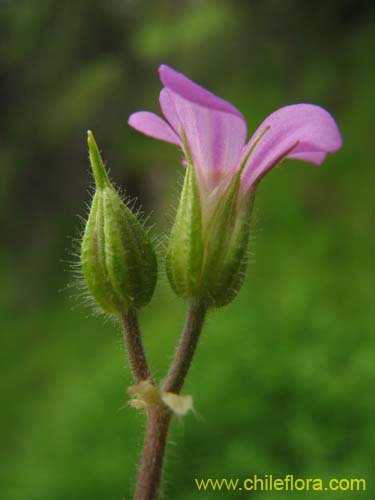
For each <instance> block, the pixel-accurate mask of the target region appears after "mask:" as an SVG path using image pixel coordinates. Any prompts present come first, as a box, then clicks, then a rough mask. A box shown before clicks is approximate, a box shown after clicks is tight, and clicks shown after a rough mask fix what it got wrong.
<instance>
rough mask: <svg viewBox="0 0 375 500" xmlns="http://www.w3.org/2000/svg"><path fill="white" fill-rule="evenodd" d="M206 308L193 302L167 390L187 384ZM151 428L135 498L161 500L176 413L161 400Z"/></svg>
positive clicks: (150, 417) (151, 412) (150, 421)
mask: <svg viewBox="0 0 375 500" xmlns="http://www.w3.org/2000/svg"><path fill="white" fill-rule="evenodd" d="M205 313H206V308H205V307H204V306H203V305H201V304H199V303H194V304H192V305H191V306H190V308H189V310H188V312H187V316H186V320H185V325H184V329H183V332H182V336H181V340H180V342H179V344H178V346H177V348H176V352H175V355H174V358H173V361H172V364H171V367H170V369H169V372H168V375H167V377H166V380H165V383H164V386H163V391H164V392H173V393H175V394H178V393H179V392H180V390H181V388H182V386H183V383H184V381H185V378H186V375H187V373H188V370H189V367H190V364H191V361H192V359H193V356H194V352H195V349H196V347H197V343H198V339H199V336H200V332H201V330H202V326H203V322H204V317H205ZM147 417H148V418H147V431H146V439H145V444H144V448H143V456H142V462H141V466H140V472H139V477H138V483H137V488H136V492H135V495H134V499H135V500H157V498H158V496H159V489H160V480H161V475H162V468H163V461H164V454H165V448H166V442H167V436H168V429H169V424H170V421H171V417H172V414H171V412H170V410H169V409H168V408H167V407H166V406H164V405H162V404H160V405H158V406H154V407H152V408H149V410H148V414H147Z"/></svg>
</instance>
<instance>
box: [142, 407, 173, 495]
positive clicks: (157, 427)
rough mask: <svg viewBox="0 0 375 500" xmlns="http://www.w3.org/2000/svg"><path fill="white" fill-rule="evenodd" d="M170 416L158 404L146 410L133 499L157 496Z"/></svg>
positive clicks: (165, 409)
mask: <svg viewBox="0 0 375 500" xmlns="http://www.w3.org/2000/svg"><path fill="white" fill-rule="evenodd" d="M171 416H172V415H171V412H170V411H169V410H168V409H167V408H166V407H165V406H161V405H160V406H156V407H153V408H150V409H149V410H148V414H147V431H146V438H145V443H144V448H143V454H142V462H141V466H140V470H139V476H138V482H137V488H136V491H135V494H134V500H157V499H158V497H159V489H160V480H161V475H162V468H163V461H164V453H165V447H166V443H167V436H168V429H169V424H170V421H171Z"/></svg>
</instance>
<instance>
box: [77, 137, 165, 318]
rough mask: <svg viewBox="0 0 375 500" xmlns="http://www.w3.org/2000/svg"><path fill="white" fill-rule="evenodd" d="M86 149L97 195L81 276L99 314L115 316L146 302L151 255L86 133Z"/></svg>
mask: <svg viewBox="0 0 375 500" xmlns="http://www.w3.org/2000/svg"><path fill="white" fill-rule="evenodd" d="M88 146H89V156H90V162H91V167H92V170H93V174H94V179H95V184H96V192H95V195H94V198H93V200H92V205H91V209H90V213H89V217H88V220H87V223H86V228H85V232H84V236H83V239H82V246H81V266H82V272H83V276H84V279H85V282H86V285H87V288H88V290H89V292H90V293H91V295H92V296H93V298H94V299H95V301H96V303H97V304H98V305H99V306H100V307H101V309H103V311H105V312H106V313H109V314H113V315H116V316H119V315H121V314H123V313H124V312H126V311H127V310H129V309H138V308H140V307H142V306H144V305H146V304H147V303H148V302H149V301H150V300H151V297H152V295H153V292H154V288H155V284H156V279H157V261H156V255H155V252H154V249H153V246H152V244H151V241H150V239H149V236H148V234H147V233H146V231H145V228H144V227H143V225H142V224H141V222H140V221H139V220H138V219H137V217H136V216H135V215H134V214H133V213H132V212H131V210H130V209H129V208H128V207H127V206H126V205H125V204H124V202H123V201H122V199H121V197H120V195H119V194H118V192H117V191H116V189H115V188H114V187H113V185H112V184H111V182H110V180H109V178H108V175H107V172H106V170H105V167H104V164H103V161H102V158H101V156H100V153H99V150H98V147H97V145H96V142H95V139H94V136H93V135H92V133H91V132H90V131H89V132H88Z"/></svg>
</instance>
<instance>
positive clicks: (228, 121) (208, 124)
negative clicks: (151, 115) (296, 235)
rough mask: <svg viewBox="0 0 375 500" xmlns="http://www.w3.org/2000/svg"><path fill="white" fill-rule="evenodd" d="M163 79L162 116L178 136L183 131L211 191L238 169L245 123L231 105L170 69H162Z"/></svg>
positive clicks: (164, 67) (196, 165) (202, 176)
mask: <svg viewBox="0 0 375 500" xmlns="http://www.w3.org/2000/svg"><path fill="white" fill-rule="evenodd" d="M160 75H161V79H162V82H163V83H164V84H165V85H166V86H167V88H166V89H163V90H162V92H161V94H160V104H161V107H162V110H163V113H164V115H165V117H166V118H167V120H168V121H169V123H170V124H171V126H172V127H173V128H174V130H175V131H176V132H177V133H178V134H179V135H180V134H181V133H182V130H183V132H184V134H185V136H186V141H187V145H188V148H189V151H190V154H191V156H192V159H193V162H194V165H195V167H196V169H197V174H198V176H199V178H201V179H203V181H204V183H205V184H206V186H207V187H208V188H209V189H212V188H213V187H214V186H215V185H216V184H218V183H219V182H220V181H221V180H222V179H223V178H224V177H225V176H226V175H227V174H228V173H229V172H231V171H233V170H234V169H235V168H236V166H237V165H238V160H239V157H240V153H241V150H242V148H243V145H244V142H245V139H246V133H247V131H246V123H245V120H244V119H243V117H242V115H241V113H240V112H239V111H238V110H236V108H234V107H233V106H232V105H231V104H229V103H227V102H226V101H224V100H222V99H219V98H218V97H216V96H214V95H213V94H211V93H210V92H208V91H207V90H205V89H203V88H202V87H200V86H199V85H197V84H195V83H193V82H191V81H190V80H189V79H188V78H186V77H185V76H183V75H181V74H180V73H177V72H176V71H174V70H172V69H171V68H168V67H167V66H161V67H160Z"/></svg>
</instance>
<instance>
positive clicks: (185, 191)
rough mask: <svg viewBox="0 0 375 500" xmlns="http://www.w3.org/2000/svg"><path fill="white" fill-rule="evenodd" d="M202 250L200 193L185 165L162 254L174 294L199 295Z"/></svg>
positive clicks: (182, 295) (189, 168)
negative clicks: (166, 246) (174, 212)
mask: <svg viewBox="0 0 375 500" xmlns="http://www.w3.org/2000/svg"><path fill="white" fill-rule="evenodd" d="M203 252H204V246H203V238H202V209H201V202H200V195H199V190H198V186H197V181H196V177H195V172H194V169H193V167H192V165H191V164H189V165H188V166H187V169H186V173H185V179H184V184H183V187H182V192H181V197H180V201H179V206H178V209H177V214H176V219H175V222H174V226H173V228H172V231H171V234H170V238H169V244H168V250H167V255H166V268H167V275H168V278H169V281H170V284H171V286H172V288H173V290H174V291H175V293H176V294H177V295H179V296H181V297H184V298H191V297H196V296H197V295H199V293H200V278H201V268H202V262H203Z"/></svg>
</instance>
